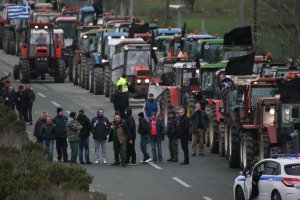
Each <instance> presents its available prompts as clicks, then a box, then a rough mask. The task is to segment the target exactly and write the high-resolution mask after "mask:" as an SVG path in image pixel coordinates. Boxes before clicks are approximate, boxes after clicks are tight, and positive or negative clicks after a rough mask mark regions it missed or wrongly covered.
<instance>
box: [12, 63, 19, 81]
mask: <svg viewBox="0 0 300 200" xmlns="http://www.w3.org/2000/svg"><path fill="white" fill-rule="evenodd" d="M13 76H14V79H15V80H17V79H19V65H14V68H13Z"/></svg>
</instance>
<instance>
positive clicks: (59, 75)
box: [54, 59, 66, 83]
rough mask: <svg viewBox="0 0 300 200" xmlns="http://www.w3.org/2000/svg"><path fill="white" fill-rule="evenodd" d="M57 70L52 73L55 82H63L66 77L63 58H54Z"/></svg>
mask: <svg viewBox="0 0 300 200" xmlns="http://www.w3.org/2000/svg"><path fill="white" fill-rule="evenodd" d="M56 66H57V72H56V75H54V81H55V83H64V82H65V78H66V63H65V61H64V60H63V59H57V60H56Z"/></svg>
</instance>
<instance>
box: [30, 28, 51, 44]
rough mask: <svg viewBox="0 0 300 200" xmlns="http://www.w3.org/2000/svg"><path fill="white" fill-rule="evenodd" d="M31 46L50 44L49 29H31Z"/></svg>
mask: <svg viewBox="0 0 300 200" xmlns="http://www.w3.org/2000/svg"><path fill="white" fill-rule="evenodd" d="M30 36H31V37H30V44H36V45H47V44H50V33H49V30H48V29H31V35H30Z"/></svg>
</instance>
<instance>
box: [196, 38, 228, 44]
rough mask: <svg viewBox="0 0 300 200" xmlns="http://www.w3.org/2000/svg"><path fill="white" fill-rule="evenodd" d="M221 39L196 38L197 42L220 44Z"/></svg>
mask: <svg viewBox="0 0 300 200" xmlns="http://www.w3.org/2000/svg"><path fill="white" fill-rule="evenodd" d="M223 41H224V40H223V39H203V40H198V44H202V43H205V42H209V43H211V44H222V45H223Z"/></svg>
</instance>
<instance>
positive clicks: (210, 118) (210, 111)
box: [205, 105, 213, 147]
mask: <svg viewBox="0 0 300 200" xmlns="http://www.w3.org/2000/svg"><path fill="white" fill-rule="evenodd" d="M212 106H213V105H207V106H205V112H206V113H207V115H208V118H209V127H208V129H207V130H206V133H205V141H206V142H205V144H206V147H210V142H209V141H210V139H209V137H210V130H212Z"/></svg>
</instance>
